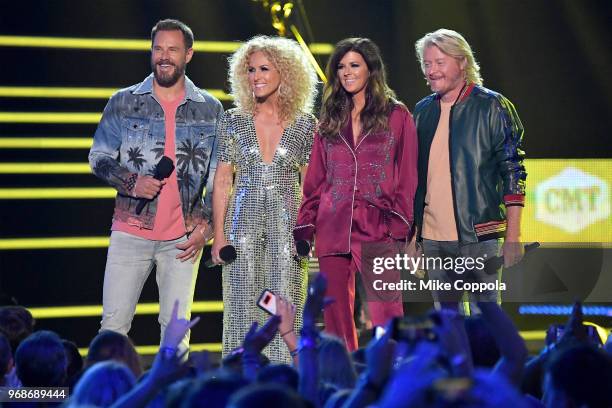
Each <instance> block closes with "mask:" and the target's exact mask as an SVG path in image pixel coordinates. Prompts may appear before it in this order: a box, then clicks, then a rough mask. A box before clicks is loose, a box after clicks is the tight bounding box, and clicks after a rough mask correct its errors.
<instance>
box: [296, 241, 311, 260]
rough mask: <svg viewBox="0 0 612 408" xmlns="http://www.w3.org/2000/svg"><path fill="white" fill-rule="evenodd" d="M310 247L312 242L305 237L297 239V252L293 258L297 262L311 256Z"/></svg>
mask: <svg viewBox="0 0 612 408" xmlns="http://www.w3.org/2000/svg"><path fill="white" fill-rule="evenodd" d="M310 248H311V246H310V242H308V241H306V240H305V239H299V240H297V241H295V252H297V254H296V255H294V256H293V259H294V260H295V261H296V262H301V261H302V259H305V258H308V257H309V256H310Z"/></svg>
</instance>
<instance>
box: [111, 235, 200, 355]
mask: <svg viewBox="0 0 612 408" xmlns="http://www.w3.org/2000/svg"><path fill="white" fill-rule="evenodd" d="M186 240H187V237H186V236H183V237H181V238H178V239H175V240H172V241H152V240H148V239H144V238H140V237H137V236H134V235H131V234H127V233H125V232H120V231H113V232H112V233H111V237H110V245H109V247H108V257H107V259H106V270H105V272H104V291H103V295H102V306H103V312H102V322H101V328H100V330H112V331H115V332H118V333H122V334H125V335H127V333H128V332H129V331H130V327H131V326H132V319H133V318H134V312H135V310H136V304H137V303H138V299H139V298H140V293H141V292H142V288H143V286H144V284H145V281H146V280H147V277H148V276H149V273H151V270H152V269H153V266H154V265H156V266H157V273H156V276H155V278H156V281H157V287H158V288H159V319H158V321H159V324H160V326H161V336H163V334H164V330H165V328H166V325H167V324H168V322H169V321H170V317H171V315H172V307H173V306H174V301H175V300H176V299H178V300H179V312H178V315H179V317H182V318H186V319H189V318H190V317H191V304H192V302H193V292H194V290H195V283H196V278H197V276H198V267H199V264H200V258H198V259H197V261H196V262H195V263H191V261H185V262H181V261H179V260H178V259H176V255H177V254H179V253H180V252H182V250H179V249H177V248H176V247H175V245H176V244H178V243H181V242H183V241H186ZM183 347H184V348H185V349H187V348H188V347H189V332H188V333H187V334H186V336H185V338H184V339H183V341H182V342H181V348H183Z"/></svg>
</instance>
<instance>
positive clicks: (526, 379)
mask: <svg viewBox="0 0 612 408" xmlns="http://www.w3.org/2000/svg"><path fill="white" fill-rule="evenodd" d="M326 285H327V282H326V280H325V277H324V276H323V275H321V274H319V275H317V277H316V278H315V279H314V281H313V282H312V283H311V285H310V289H309V292H308V298H307V300H306V303H305V306H304V308H303V312H302V313H303V315H302V321H303V324H302V325H301V326H300V329H299V332H298V335H297V336H295V339H287V340H286V341H285V347H286V348H287V350H288V351H290V352H292V353H291V355H292V356H293V362H292V363H291V364H281V363H275V362H271V361H270V360H269V359H268V358H267V357H266V356H265V354H263V353H262V351H263V349H264V348H265V347H266V346H267V345H268V344H270V342H271V341H272V339H273V338H274V337H275V336H277V333H278V332H279V331H283V330H286V329H287V328H291V327H293V322H294V321H295V308H293V307H291V305H290V304H289V302H287V301H285V306H284V307H281V308H279V309H278V314H277V315H273V316H271V317H270V318H269V319H268V320H267V321H266V323H265V324H264V325H262V326H261V327H260V326H259V325H258V324H257V322H254V323H253V324H252V325H251V327H250V329H249V331H248V332H247V334H246V335H245V336H244V338H243V340H242V344H241V345H240V347H238V348H236V349H234V350H232V352H231V353H229V354H228V355H226V356H225V357H224V358H223V360H222V361H221V363H220V364H219V365H215V364H213V363H212V362H211V359H210V358H209V355H208V354H207V353H205V352H200V353H195V352H192V353H190V354H189V355H188V356H187V355H186V351H181V349H180V347H179V346H180V343H181V341H182V339H183V338H184V336H185V333H186V332H187V330H189V328H191V327H193V326H194V325H195V324H197V323H198V319H197V318H196V319H194V320H192V321H188V320H186V319H182V318H180V317H178V309H179V308H178V302H176V303H175V305H174V309H173V312H172V316H171V319H170V321H169V322H168V325H167V326H166V329H165V333H164V340H163V342H162V344H161V346H160V350H159V352H158V353H157V355H156V356H155V359H154V361H153V363H152V366H151V367H150V368H149V369H148V370H145V369H143V367H142V364H141V360H140V356H139V355H138V354H137V353H136V351H135V348H134V345H133V344H132V342H131V340H130V339H129V338H128V337H127V336H125V335H123V334H120V333H116V332H113V331H102V332H100V333H99V334H98V335H97V336H96V337H95V338H94V339H93V340H92V341H91V343H90V345H89V350H88V354H87V355H86V357H85V358H84V359H81V356H80V355H79V354H78V351H77V350H76V348H75V346H74V344H73V343H71V342H69V341H67V340H62V339H61V338H60V337H59V336H58V335H57V334H56V333H53V332H50V331H44V330H43V331H35V324H34V320H33V319H32V316H31V315H30V314H29V312H28V311H27V310H26V309H25V308H22V307H19V306H4V307H2V308H0V369H1V370H0V382H1V383H0V384H1V385H2V388H0V390H2V391H1V392H0V398H3V401H7V399H6V390H7V389H19V388H20V387H68V388H69V397H68V394H67V395H66V396H67V398H66V399H64V400H60V401H55V402H43V403H45V404H46V405H47V406H54V405H60V404H62V403H63V404H64V406H67V407H80V406H88V407H130V408H134V407H185V408H186V407H213V408H214V407H261V406H278V407H330V408H331V407H366V406H381V407H512V408H518V407H540V406H541V407H610V406H612V393H610V390H609V388H608V387H609V384H612V336H610V338H609V339H608V341H607V343H605V344H604V343H603V339H601V338H599V337H593V336H589V335H588V334H587V329H586V328H587V326H586V325H585V324H584V323H583V320H582V309H581V305H580V304H579V303H576V304H575V305H574V309H573V311H572V314H571V316H570V317H569V319H568V321H567V322H566V324H565V325H564V326H562V327H563V330H562V331H561V332H562V334H561V335H560V336H559V337H557V338H555V339H550V341H549V343H548V344H547V346H546V347H545V348H544V349H542V350H541V352H540V353H539V354H538V355H536V356H532V357H529V356H528V353H527V348H526V346H525V343H524V341H523V339H522V338H521V337H520V335H519V333H518V331H517V329H516V328H515V326H514V325H513V323H512V322H511V320H510V319H509V317H508V316H507V315H506V314H505V313H504V312H503V311H502V309H501V308H500V307H499V306H498V305H497V304H496V303H495V302H482V303H479V307H480V309H481V312H482V313H481V314H480V315H478V316H472V317H464V316H462V315H460V314H459V313H457V312H455V311H453V310H450V309H442V310H440V311H432V312H431V313H429V314H428V315H427V316H426V319H427V320H428V321H431V322H432V325H431V326H428V330H430V332H429V333H424V332H421V331H419V330H411V327H412V326H411V325H413V324H415V321H417V320H422V319H415V317H414V316H413V317H411V318H408V317H404V318H400V320H402V322H403V325H397V324H396V325H389V326H387V330H386V332H385V333H384V334H383V335H382V336H380V337H378V338H373V339H372V340H371V341H370V342H369V344H368V345H367V347H364V348H361V349H358V350H356V351H354V352H352V353H351V352H349V351H348V349H347V348H346V346H345V344H344V342H343V341H342V340H341V339H339V338H337V337H335V336H331V335H328V334H324V333H320V332H319V329H318V327H317V323H316V322H317V320H318V319H319V318H320V314H321V311H322V309H324V308H325V306H326V304H327V302H328V300H327V299H326V298H325V291H326ZM296 339H297V343H296V342H295V340H296ZM2 395H4V397H3V396H2ZM14 401H15V399H11V400H9V402H8V403H6V402H5V404H7V406H10V404H11V403H12V402H14ZM20 404H21V405H20V406H24V404H27V403H20ZM39 404H40V403H39ZM30 405H32V406H39V405H35V404H34V403H30Z"/></svg>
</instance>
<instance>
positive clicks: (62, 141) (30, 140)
mask: <svg viewBox="0 0 612 408" xmlns="http://www.w3.org/2000/svg"><path fill="white" fill-rule="evenodd" d="M92 141H93V139H92V138H90V137H1V138H0V149H89V148H90V147H91V143H92Z"/></svg>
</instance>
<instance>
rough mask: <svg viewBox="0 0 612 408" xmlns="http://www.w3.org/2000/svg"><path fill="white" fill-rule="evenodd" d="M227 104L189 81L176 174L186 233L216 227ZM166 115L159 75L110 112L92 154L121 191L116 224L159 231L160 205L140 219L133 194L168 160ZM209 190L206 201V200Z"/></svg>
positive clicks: (121, 95) (97, 169)
mask: <svg viewBox="0 0 612 408" xmlns="http://www.w3.org/2000/svg"><path fill="white" fill-rule="evenodd" d="M222 113H223V107H222V105H221V103H220V102H219V101H218V100H217V99H216V98H214V97H213V96H212V95H210V94H209V93H208V92H206V91H203V90H200V89H198V88H197V87H196V86H195V85H194V84H193V82H191V81H190V80H189V78H185V100H184V101H183V102H182V103H181V104H180V105H179V107H178V108H177V111H176V133H175V134H176V141H175V143H176V163H175V165H176V169H175V171H176V172H177V180H178V187H179V195H180V200H181V207H182V210H183V217H184V220H185V228H186V229H187V231H192V230H193V229H194V228H195V227H196V225H197V224H199V223H200V222H202V221H207V222H212V185H213V178H214V171H215V169H216V159H215V157H216V154H215V153H214V151H213V149H215V148H216V146H215V131H216V129H215V128H216V124H217V120H218V118H219V117H220V116H221V114H222ZM165 137H166V134H165V124H164V111H163V109H162V107H161V105H160V104H159V102H158V101H157V100H156V98H155V95H153V74H151V75H149V76H148V77H147V78H145V80H144V81H143V82H141V83H139V84H136V85H132V86H131V87H129V88H125V89H122V90H120V91H118V92H117V93H115V94H114V95H113V96H112V97H111V98H110V100H109V101H108V104H107V105H106V107H105V108H104V113H103V114H102V119H101V121H100V124H99V125H98V128H97V129H96V133H95V135H94V140H93V146H92V147H91V150H90V152H89V164H90V166H91V169H92V171H93V173H94V174H95V175H96V176H97V177H99V178H100V179H102V180H104V181H105V182H106V183H108V184H109V185H111V186H112V187H114V188H115V189H116V190H117V197H116V199H115V212H114V215H113V218H114V219H117V220H120V221H123V222H127V223H128V224H131V225H137V226H139V227H141V228H146V229H153V224H154V222H155V213H156V210H157V202H158V199H157V198H155V199H154V200H152V201H151V202H150V203H149V204H147V205H146V206H145V208H144V210H143V211H142V212H141V213H140V215H137V214H136V206H137V205H138V202H139V199H137V198H133V197H132V192H133V189H134V186H135V184H136V179H137V178H138V176H139V175H150V176H152V175H153V174H154V172H155V166H156V164H157V163H158V162H159V159H160V158H161V157H162V156H163V154H164V145H165ZM205 187H206V198H205V199H204V198H203V195H204V188H205Z"/></svg>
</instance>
